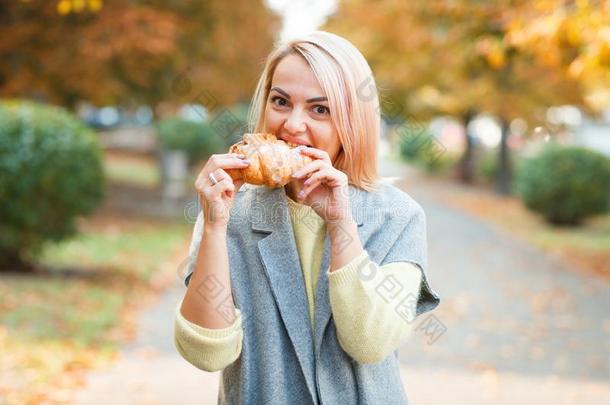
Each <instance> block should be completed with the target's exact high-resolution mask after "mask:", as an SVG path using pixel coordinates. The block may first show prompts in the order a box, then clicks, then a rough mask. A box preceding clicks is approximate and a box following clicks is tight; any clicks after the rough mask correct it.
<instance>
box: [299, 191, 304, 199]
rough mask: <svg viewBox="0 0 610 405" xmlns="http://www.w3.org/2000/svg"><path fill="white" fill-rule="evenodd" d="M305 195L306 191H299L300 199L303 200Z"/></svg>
mask: <svg viewBox="0 0 610 405" xmlns="http://www.w3.org/2000/svg"><path fill="white" fill-rule="evenodd" d="M304 195H305V190H301V191H299V198H302V197H303V196H304Z"/></svg>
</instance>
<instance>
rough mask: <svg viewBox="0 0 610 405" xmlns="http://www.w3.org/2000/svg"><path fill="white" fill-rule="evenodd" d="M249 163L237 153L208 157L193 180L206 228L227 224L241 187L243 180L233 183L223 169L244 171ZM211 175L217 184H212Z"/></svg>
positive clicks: (220, 226)
mask: <svg viewBox="0 0 610 405" xmlns="http://www.w3.org/2000/svg"><path fill="white" fill-rule="evenodd" d="M249 164H250V162H248V161H247V160H246V159H245V155H242V154H238V153H225V154H215V155H212V156H210V158H209V159H208V161H207V162H206V164H205V166H203V169H201V171H200V172H199V175H198V176H197V180H195V189H196V190H197V193H198V197H199V203H200V204H201V207H202V210H203V215H204V224H205V226H206V227H212V228H225V229H226V226H227V224H228V223H229V213H230V211H231V207H232V206H233V201H234V198H235V194H236V193H237V192H238V191H239V189H240V188H241V186H242V185H243V183H244V181H243V180H237V181H235V182H234V181H233V179H232V178H231V177H230V176H229V175H228V174H227V172H226V171H225V170H224V169H244V168H246V167H248V165H249ZM210 173H212V174H213V175H214V177H215V178H216V180H218V183H216V184H215V185H213V184H212V181H211V180H210V176H209V174H210Z"/></svg>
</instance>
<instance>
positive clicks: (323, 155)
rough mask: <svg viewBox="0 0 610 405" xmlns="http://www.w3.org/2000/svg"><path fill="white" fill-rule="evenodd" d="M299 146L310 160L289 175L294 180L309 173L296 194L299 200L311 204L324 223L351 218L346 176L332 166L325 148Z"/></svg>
mask: <svg viewBox="0 0 610 405" xmlns="http://www.w3.org/2000/svg"><path fill="white" fill-rule="evenodd" d="M300 149H301V153H303V154H304V155H307V156H309V157H311V158H312V159H314V161H313V162H311V163H308V164H307V165H305V166H304V167H302V168H301V169H299V170H297V171H296V172H295V173H294V174H293V175H292V178H293V179H295V180H296V179H302V178H304V177H306V176H307V175H308V174H311V176H310V177H309V178H308V179H307V180H305V181H304V182H303V183H302V184H303V188H302V189H301V192H300V193H299V194H298V195H297V199H298V200H299V202H300V203H302V204H305V205H309V206H310V207H312V209H313V210H314V211H315V212H316V213H317V214H318V215H319V216H320V217H321V218H322V219H324V221H326V222H327V223H328V222H334V221H345V220H349V219H351V215H352V212H351V205H350V201H349V187H348V178H347V175H346V174H345V173H343V172H342V171H340V170H338V169H335V168H334V167H333V165H332V162H331V161H330V157H329V156H328V153H327V152H326V151H324V150H321V149H316V148H311V147H300Z"/></svg>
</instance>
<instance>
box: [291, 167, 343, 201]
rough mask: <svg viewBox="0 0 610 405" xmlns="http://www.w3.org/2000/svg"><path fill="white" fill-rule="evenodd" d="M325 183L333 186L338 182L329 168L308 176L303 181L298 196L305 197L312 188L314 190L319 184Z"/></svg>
mask: <svg viewBox="0 0 610 405" xmlns="http://www.w3.org/2000/svg"><path fill="white" fill-rule="evenodd" d="M324 183H327V184H329V185H330V186H334V185H335V184H338V183H339V179H336V178H335V175H334V173H333V172H331V171H330V170H328V171H322V170H320V171H319V172H316V173H314V174H313V175H312V176H311V177H310V178H308V179H307V180H305V182H303V188H302V189H301V191H300V193H299V198H301V199H305V198H307V196H308V195H309V193H311V192H312V191H313V190H315V189H316V188H317V187H319V186H320V185H322V184H324Z"/></svg>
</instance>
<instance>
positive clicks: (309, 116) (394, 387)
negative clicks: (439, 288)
mask: <svg viewBox="0 0 610 405" xmlns="http://www.w3.org/2000/svg"><path fill="white" fill-rule="evenodd" d="M250 123H251V127H250V131H251V132H269V133H273V134H275V136H277V137H278V138H281V139H284V140H286V141H291V142H295V143H299V144H301V145H304V146H303V147H301V148H302V150H301V153H303V154H306V155H308V156H309V157H311V158H312V159H313V162H311V163H309V164H308V165H306V166H304V167H303V168H302V169H301V170H299V171H298V172H297V173H295V175H294V176H293V177H294V179H293V180H292V181H291V182H290V183H289V184H288V185H286V187H284V188H278V189H269V188H267V187H263V186H258V187H256V186H251V185H243V184H241V182H235V183H234V182H233V181H232V180H231V178H230V177H229V176H228V175H227V173H226V171H225V170H226V169H232V168H243V167H246V166H247V165H248V164H249V163H248V162H247V161H245V159H244V156H239V155H236V154H219V155H214V156H212V157H211V158H210V159H209V160H208V162H207V163H206V165H205V166H204V167H203V169H202V170H201V173H200V174H199V176H198V179H197V181H196V183H195V186H196V189H197V191H198V193H199V196H200V202H201V205H202V212H201V213H200V214H199V217H198V220H197V223H196V225H195V229H194V231H193V239H192V242H191V249H190V263H189V268H188V276H187V278H186V280H185V283H186V285H187V287H188V288H187V291H186V294H185V296H184V298H183V300H182V302H181V303H180V304H179V305H178V307H177V308H176V324H175V344H176V348H177V350H178V351H179V353H180V354H181V355H182V356H183V357H184V358H185V359H186V360H188V361H189V362H190V363H192V364H193V365H195V366H196V367H198V368H200V369H203V370H207V371H215V370H222V377H221V385H220V392H219V403H223V404H224V403H226V404H237V403H239V404H322V403H323V404H358V403H362V404H390V403H391V404H404V403H408V401H407V397H406V395H405V392H404V390H403V388H402V383H401V379H400V372H399V363H398V347H399V346H400V344H401V343H403V342H404V341H405V339H406V338H407V337H408V336H409V335H410V334H411V333H412V330H413V324H414V322H413V320H414V319H415V317H416V316H418V315H420V314H422V313H423V312H426V311H429V310H432V309H433V308H435V307H436V306H437V305H438V303H439V297H438V296H437V294H436V293H434V291H432V290H431V288H430V287H429V285H428V280H427V277H426V272H425V268H426V225H425V215H424V212H423V210H422V208H421V207H420V206H419V204H417V203H416V202H415V201H414V200H413V199H412V198H410V197H409V196H408V195H407V194H406V193H404V192H402V191H400V190H398V189H397V188H395V187H393V186H391V185H388V184H383V183H381V182H380V181H379V178H378V176H377V159H376V158H377V145H378V141H379V130H380V116H379V102H378V97H377V93H376V90H375V87H374V81H373V79H372V73H371V70H370V68H369V66H368V64H367V62H366V61H365V59H364V57H363V56H362V55H361V53H360V52H359V51H358V50H357V49H356V48H355V47H354V46H353V45H352V44H351V43H349V42H348V41H347V40H345V39H343V38H341V37H339V36H336V35H334V34H330V33H327V32H321V31H317V32H314V33H312V34H309V35H307V36H306V37H304V38H300V39H296V40H292V41H290V42H288V43H286V44H282V45H280V46H279V47H278V48H276V49H275V50H274V51H273V52H272V53H271V54H270V55H269V57H268V59H267V63H266V66H265V68H264V71H263V73H262V76H261V78H260V80H259V82H258V86H257V88H256V92H255V94H254V98H253V102H252V105H251V110H250ZM242 186H243V187H242Z"/></svg>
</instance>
